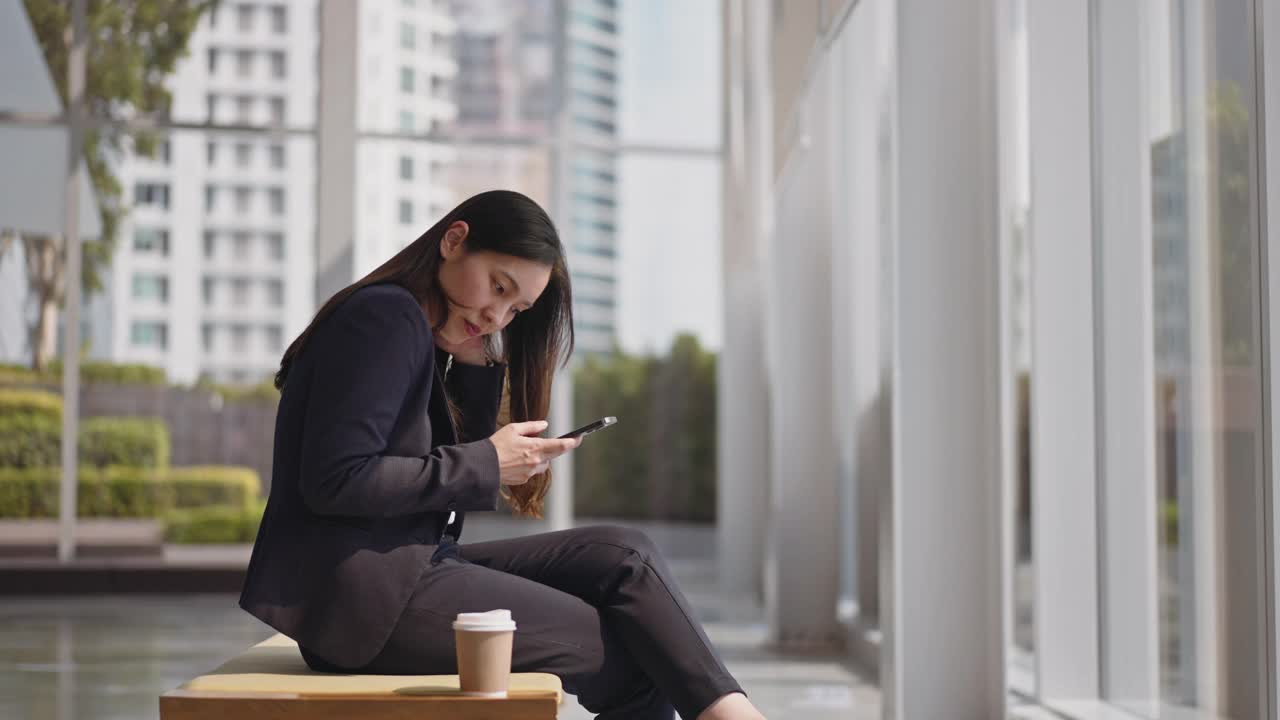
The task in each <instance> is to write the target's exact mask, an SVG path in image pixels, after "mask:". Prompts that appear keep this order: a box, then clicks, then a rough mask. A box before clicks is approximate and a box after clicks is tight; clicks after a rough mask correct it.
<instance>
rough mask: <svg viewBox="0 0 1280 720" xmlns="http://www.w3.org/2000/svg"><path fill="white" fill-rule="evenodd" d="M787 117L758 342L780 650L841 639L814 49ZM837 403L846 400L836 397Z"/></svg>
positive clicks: (769, 576)
mask: <svg viewBox="0 0 1280 720" xmlns="http://www.w3.org/2000/svg"><path fill="white" fill-rule="evenodd" d="M817 57H818V62H817V63H816V67H815V70H814V72H813V74H812V76H811V77H810V79H809V83H808V87H806V88H804V89H803V90H802V92H801V96H800V99H799V100H798V101H797V103H796V110H795V115H794V117H793V118H792V119H791V121H790V122H792V123H794V124H795V132H794V133H791V134H788V136H789V137H794V138H795V141H794V143H793V144H792V145H791V147H790V148H788V152H787V157H786V159H785V161H784V163H783V166H784V167H783V170H782V172H781V173H780V174H779V177H778V181H777V205H776V208H777V209H776V217H777V229H776V230H775V232H773V233H771V235H772V237H771V238H770V252H769V261H768V266H767V267H768V273H767V280H766V282H767V285H768V287H769V289H770V297H769V300H770V301H769V302H768V303H767V306H766V310H765V312H766V313H767V316H768V317H767V320H766V323H765V325H766V330H765V342H766V345H767V346H768V362H769V368H768V373H769V389H770V393H769V433H768V438H769V440H768V442H769V445H770V447H771V450H770V463H769V468H770V474H771V477H770V487H769V514H768V517H769V523H768V527H769V538H768V544H767V547H766V553H767V560H766V565H765V608H766V610H767V617H768V620H769V622H770V630H771V631H772V632H773V636H774V639H775V641H776V642H777V643H778V644H779V645H782V646H784V647H785V646H795V647H804V646H814V645H818V646H823V645H831V644H834V643H836V642H837V641H838V639H839V638H840V637H841V636H843V631H842V630H841V629H840V627H839V625H838V624H837V622H836V601H837V598H838V596H839V575H840V574H839V567H840V560H839V557H840V553H839V547H838V544H839V541H840V533H839V531H838V526H839V501H840V495H839V479H838V473H837V459H836V447H835V438H834V435H833V433H832V429H831V418H832V403H833V396H832V387H831V366H832V350H833V348H832V342H831V333H832V314H831V240H830V236H831V211H830V192H831V182H830V178H829V176H828V171H829V167H830V165H829V164H830V152H829V147H830V140H829V138H830V130H829V122H828V120H829V113H828V100H829V98H828V88H829V84H828V68H829V64H828V63H827V62H826V59H825V53H822V54H819V55H818V56H817ZM842 400H843V398H842Z"/></svg>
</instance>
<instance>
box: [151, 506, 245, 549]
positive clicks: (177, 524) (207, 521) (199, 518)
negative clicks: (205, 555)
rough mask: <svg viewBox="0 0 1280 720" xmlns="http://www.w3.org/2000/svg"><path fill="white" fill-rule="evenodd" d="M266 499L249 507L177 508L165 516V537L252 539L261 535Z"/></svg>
mask: <svg viewBox="0 0 1280 720" xmlns="http://www.w3.org/2000/svg"><path fill="white" fill-rule="evenodd" d="M265 506H266V504H265V502H257V503H254V504H253V505H251V506H249V507H229V506H225V505H214V506H210V507H204V508H196V509H192V510H175V511H173V512H171V513H169V514H168V515H166V516H165V523H164V539H165V541H167V542H171V543H192V544H194V543H251V542H253V541H254V540H255V539H256V538H257V536H258V525H260V524H261V523H262V511H263V509H264V508H265Z"/></svg>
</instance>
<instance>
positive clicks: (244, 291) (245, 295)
mask: <svg viewBox="0 0 1280 720" xmlns="http://www.w3.org/2000/svg"><path fill="white" fill-rule="evenodd" d="M231 302H232V303H234V304H235V305H237V306H244V305H248V304H249V279H248V278H242V277H238V278H236V279H234V280H232V281H231Z"/></svg>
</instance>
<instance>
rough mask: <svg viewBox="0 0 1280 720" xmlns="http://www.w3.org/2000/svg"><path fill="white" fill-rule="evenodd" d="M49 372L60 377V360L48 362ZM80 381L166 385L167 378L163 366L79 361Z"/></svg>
mask: <svg viewBox="0 0 1280 720" xmlns="http://www.w3.org/2000/svg"><path fill="white" fill-rule="evenodd" d="M49 374H51V375H53V377H55V378H61V377H62V360H53V361H52V362H50V363H49ZM80 381H81V382H86V383H116V384H118V385H167V384H168V383H169V379H168V378H167V377H166V376H165V374H164V368H158V367H154V366H151V365H140V364H137V363H109V362H97V361H91V362H81V363H80Z"/></svg>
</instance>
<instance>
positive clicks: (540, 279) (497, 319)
mask: <svg viewBox="0 0 1280 720" xmlns="http://www.w3.org/2000/svg"><path fill="white" fill-rule="evenodd" d="M468 230H469V228H468V227H467V224H466V223H465V222H461V221H459V222H455V223H454V224H453V225H451V226H449V229H448V230H447V231H446V232H445V235H444V238H443V239H442V240H441V241H440V255H441V264H440V275H439V281H440V288H441V290H443V291H444V296H445V299H446V301H447V302H448V303H449V317H448V320H447V321H446V322H445V325H444V327H442V328H440V329H439V330H438V331H436V333H437V334H438V335H439V336H441V337H442V338H443V339H444V340H445V341H447V342H448V343H450V344H452V345H462V344H464V343H467V342H468V341H477V340H478V339H479V338H481V337H483V336H485V335H491V334H493V333H496V332H499V331H501V330H502V329H503V328H505V327H506V326H507V323H510V322H511V320H512V319H513V318H515V316H516V314H517V313H521V312H524V311H525V310H528V309H529V308H530V307H531V306H532V305H533V303H534V302H536V301H537V299H538V296H540V295H542V291H543V290H545V289H546V287H547V283H548V282H549V281H550V279H551V267H550V266H548V265H543V264H541V263H537V262H534V261H532V260H526V259H524V258H518V257H515V256H512V255H503V254H500V253H495V252H487V251H481V252H468V248H467V247H466V237H467V232H468Z"/></svg>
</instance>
